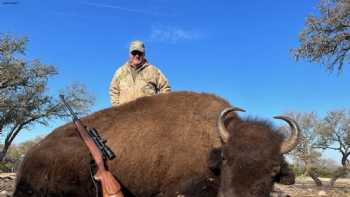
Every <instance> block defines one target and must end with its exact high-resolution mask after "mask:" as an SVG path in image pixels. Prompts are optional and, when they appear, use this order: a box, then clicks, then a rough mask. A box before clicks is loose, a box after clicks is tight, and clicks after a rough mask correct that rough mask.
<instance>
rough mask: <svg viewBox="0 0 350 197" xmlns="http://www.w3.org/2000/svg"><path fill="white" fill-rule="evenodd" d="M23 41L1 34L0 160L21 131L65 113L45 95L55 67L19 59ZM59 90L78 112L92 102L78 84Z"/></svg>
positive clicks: (22, 49) (90, 97) (85, 108)
mask: <svg viewBox="0 0 350 197" xmlns="http://www.w3.org/2000/svg"><path fill="white" fill-rule="evenodd" d="M26 43H27V39H26V38H15V37H13V36H10V35H8V34H0V134H1V135H2V136H4V143H3V146H2V149H1V150H0V161H2V160H3V159H4V157H5V155H6V153H7V151H8V149H9V147H10V145H11V144H12V142H13V140H14V139H15V137H16V136H17V135H18V133H19V132H20V131H22V130H24V129H27V130H28V129H30V128H31V127H32V126H33V125H35V124H41V125H45V126H47V125H48V124H49V121H50V120H52V119H55V118H65V117H67V115H68V114H67V113H66V112H65V108H64V106H63V105H62V103H61V102H60V100H59V99H57V98H55V97H52V96H49V95H47V82H48V79H49V77H51V76H53V75H56V74H57V70H56V68H55V67H54V66H53V65H47V64H42V63H41V62H40V61H39V60H34V61H26V60H23V59H21V57H22V56H23V55H24V52H25V46H26ZM61 93H63V94H65V96H66V100H67V102H69V104H70V105H71V106H72V107H73V108H74V109H75V110H76V111H77V112H78V113H86V112H87V111H88V108H89V107H90V106H91V105H92V104H93V102H94V98H93V97H92V96H91V95H89V94H88V93H87V91H86V88H85V87H84V86H83V85H80V84H73V85H71V86H69V87H67V88H65V90H62V91H61Z"/></svg>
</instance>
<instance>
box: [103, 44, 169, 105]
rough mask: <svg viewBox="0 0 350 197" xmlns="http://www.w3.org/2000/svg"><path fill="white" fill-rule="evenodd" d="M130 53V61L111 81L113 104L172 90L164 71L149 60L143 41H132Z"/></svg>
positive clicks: (110, 92)
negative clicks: (146, 56)
mask: <svg viewBox="0 0 350 197" xmlns="http://www.w3.org/2000/svg"><path fill="white" fill-rule="evenodd" d="M129 53H130V54H129V61H128V62H127V63H125V64H124V65H122V66H121V67H120V68H119V69H118V70H117V71H116V72H115V74H114V76H113V78H112V81H111V85H110V89H109V94H110V96H111V102H112V105H113V106H117V105H121V104H123V103H126V102H129V101H133V100H135V99H137V98H139V97H143V96H151V95H156V94H159V93H166V92H170V90H171V89H170V86H169V84H168V81H167V79H166V78H165V76H164V75H163V74H162V72H161V71H160V70H159V69H158V68H157V67H155V66H154V65H152V64H149V63H148V62H147V60H146V58H145V45H144V44H143V42H141V41H138V40H137V41H133V42H131V44H130V48H129Z"/></svg>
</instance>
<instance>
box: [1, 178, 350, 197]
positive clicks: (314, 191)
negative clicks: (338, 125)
mask: <svg viewBox="0 0 350 197" xmlns="http://www.w3.org/2000/svg"><path fill="white" fill-rule="evenodd" d="M15 180H16V176H15V174H14V173H2V174H0V197H8V196H11V195H12V192H13V190H14V183H15ZM322 181H323V182H324V183H325V185H327V184H328V181H329V180H328V179H322ZM274 190H275V191H274V192H273V193H272V194H271V196H273V197H288V196H290V197H321V196H322V197H350V179H339V180H338V181H337V182H336V185H335V187H334V188H332V189H330V188H328V187H327V186H324V187H323V188H318V187H316V186H315V184H314V183H313V181H312V179H310V178H297V180H296V184H294V185H289V186H286V185H279V184H276V185H275V189H274Z"/></svg>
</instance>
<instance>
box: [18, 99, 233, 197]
mask: <svg viewBox="0 0 350 197" xmlns="http://www.w3.org/2000/svg"><path fill="white" fill-rule="evenodd" d="M227 107H230V104H229V103H228V102H227V101H225V100H223V99H221V98H219V97H216V96H214V95H209V94H199V93H191V92H174V93H167V94H161V95H158V96H153V97H144V98H140V99H137V100H136V101H133V102H130V103H127V104H124V105H122V106H119V107H112V108H108V109H104V110H101V111H98V112H96V113H93V114H91V115H89V116H87V117H84V118H82V119H81V120H82V122H83V123H84V124H85V125H87V126H90V127H94V128H96V129H97V130H98V131H99V133H100V135H101V136H102V137H103V138H105V139H107V140H108V142H107V145H108V146H109V147H110V148H111V149H112V150H113V151H114V152H115V154H116V155H117V159H114V160H112V161H108V162H107V166H108V168H109V170H110V171H111V172H112V173H113V174H114V175H115V176H116V177H117V178H118V180H119V181H120V182H121V183H122V184H123V185H124V186H125V187H126V188H128V189H129V191H130V192H131V193H133V194H134V195H136V196H152V195H154V194H157V193H159V192H161V191H164V190H166V189H167V188H168V187H169V186H170V185H173V184H177V183H178V182H180V181H182V180H186V179H188V178H189V177H194V176H198V175H203V174H207V173H210V170H208V168H207V157H208V153H209V151H210V150H211V149H213V148H216V147H220V146H221V144H222V143H221V140H220V137H219V134H218V131H217V126H216V120H217V117H218V114H219V113H220V111H222V110H223V109H224V108H227ZM233 116H234V117H235V118H238V117H237V116H236V115H235V114H233ZM90 158H91V157H90V156H89V153H88V150H87V148H86V147H85V145H84V144H83V143H82V142H81V140H80V138H79V137H78V134H77V132H76V131H75V129H74V126H73V124H71V123H69V124H66V125H64V126H62V127H59V128H57V129H55V130H54V131H53V132H52V133H51V134H50V135H48V136H47V137H46V138H45V139H44V140H42V141H41V143H39V144H38V145H37V146H35V147H34V148H33V149H32V150H31V151H29V152H28V154H27V155H26V157H25V159H24V161H23V162H22V165H21V169H20V171H19V173H18V178H17V184H16V185H17V186H16V191H15V193H14V196H45V195H46V194H50V195H49V196H94V194H93V191H94V190H93V184H92V182H91V180H90V175H89V161H90ZM78 193H79V194H78Z"/></svg>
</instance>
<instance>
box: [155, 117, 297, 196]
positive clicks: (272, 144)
mask: <svg viewBox="0 0 350 197" xmlns="http://www.w3.org/2000/svg"><path fill="white" fill-rule="evenodd" d="M228 127H229V131H231V132H230V138H229V141H228V143H227V144H225V145H224V146H223V147H222V148H217V149H213V150H212V151H211V153H210V156H209V158H208V159H209V160H208V163H209V164H208V166H209V167H210V168H211V169H212V170H213V172H214V175H211V176H202V177H193V178H192V179H189V180H187V181H184V182H183V183H180V184H179V185H177V186H174V188H171V189H169V190H168V191H167V192H166V193H164V194H161V195H159V196H160V197H162V196H167V197H176V196H178V195H181V196H186V197H216V196H217V195H218V192H219V191H220V195H219V196H220V197H240V196H244V197H253V196H254V197H268V196H270V192H271V191H272V187H273V183H274V182H279V183H282V184H294V180H295V177H294V174H293V172H292V171H291V170H290V169H289V168H288V164H287V163H286V162H285V160H284V158H283V156H282V155H281V154H280V144H281V143H282V141H283V137H282V135H281V134H279V132H278V131H277V130H276V129H274V128H273V127H272V126H271V124H270V123H268V122H266V121H259V120H251V119H247V120H242V121H237V122H235V124H231V125H228ZM223 163H224V165H223ZM276 167H278V169H277V170H276ZM220 174H221V177H219V175H220ZM220 179H221V184H219V182H220V181H219V180H220Z"/></svg>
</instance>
